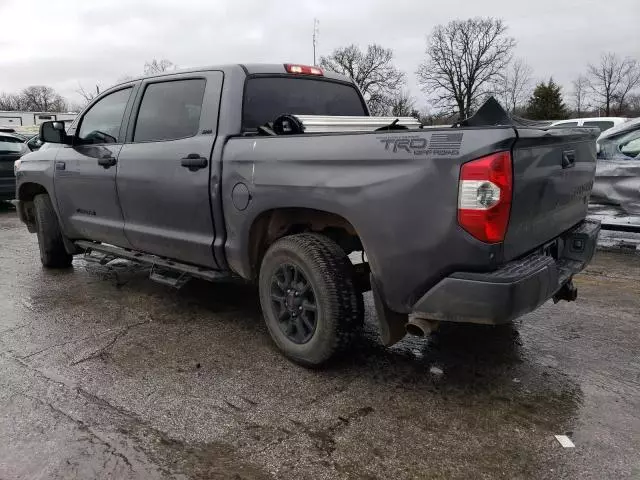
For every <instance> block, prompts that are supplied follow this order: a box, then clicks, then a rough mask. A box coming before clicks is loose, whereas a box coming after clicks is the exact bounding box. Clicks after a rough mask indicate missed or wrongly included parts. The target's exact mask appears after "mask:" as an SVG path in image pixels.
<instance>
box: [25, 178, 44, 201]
mask: <svg viewBox="0 0 640 480" xmlns="http://www.w3.org/2000/svg"><path fill="white" fill-rule="evenodd" d="M40 193H47V189H46V188H44V187H43V186H42V185H40V184H39V183H23V184H22V185H20V191H19V192H18V200H20V201H21V202H32V201H33V197H35V196H36V195H39V194H40Z"/></svg>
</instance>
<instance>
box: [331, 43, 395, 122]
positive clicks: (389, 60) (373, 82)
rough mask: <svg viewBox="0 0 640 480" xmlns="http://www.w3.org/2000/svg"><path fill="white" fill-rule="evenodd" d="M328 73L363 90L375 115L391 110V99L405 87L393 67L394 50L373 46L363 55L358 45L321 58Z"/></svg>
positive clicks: (339, 49) (335, 51) (337, 50)
mask: <svg viewBox="0 0 640 480" xmlns="http://www.w3.org/2000/svg"><path fill="white" fill-rule="evenodd" d="M320 65H321V66H322V67H323V68H326V69H327V70H332V71H334V72H337V73H340V74H342V75H346V76H348V77H351V78H352V79H353V81H354V82H355V83H356V84H357V85H358V87H360V90H361V91H362V94H363V95H364V97H365V100H367V103H368V105H369V110H371V113H372V114H373V115H382V114H385V113H387V112H388V111H389V110H390V109H391V98H392V97H394V96H395V95H396V94H397V90H398V89H400V87H402V85H403V84H404V81H405V75H404V73H403V72H401V71H400V70H399V69H398V68H396V67H395V65H393V50H391V49H388V48H383V47H381V46H380V45H376V44H372V45H369V46H368V47H367V51H366V52H363V51H362V50H360V48H359V47H358V46H357V45H349V46H347V47H343V48H338V49H336V50H334V51H333V53H332V54H331V55H329V56H327V57H321V58H320Z"/></svg>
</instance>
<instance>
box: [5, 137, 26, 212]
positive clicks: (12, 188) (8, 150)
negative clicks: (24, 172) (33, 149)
mask: <svg viewBox="0 0 640 480" xmlns="http://www.w3.org/2000/svg"><path fill="white" fill-rule="evenodd" d="M28 152H29V147H28V146H27V144H26V142H25V139H24V138H23V137H22V136H20V135H16V134H14V133H0V201H2V200H13V199H14V198H15V196H16V179H15V176H14V170H13V166H14V165H13V164H14V162H15V161H16V160H18V159H20V157H22V156H23V155H24V154H25V153H28Z"/></svg>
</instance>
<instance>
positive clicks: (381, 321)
mask: <svg viewBox="0 0 640 480" xmlns="http://www.w3.org/2000/svg"><path fill="white" fill-rule="evenodd" d="M369 278H370V281H371V292H372V293H373V302H374V304H375V307H376V313H377V316H378V326H379V327H380V339H381V340H382V344H383V345H384V346H385V347H390V346H391V345H393V344H395V343H398V342H399V341H400V340H402V338H403V337H404V336H405V334H406V333H407V332H406V330H405V325H406V324H407V321H408V320H409V315H407V314H406V313H405V314H403V313H397V312H394V311H392V310H389V307H387V305H386V304H385V303H384V301H383V300H382V296H381V295H380V293H379V291H378V286H377V285H376V282H375V279H374V278H373V275H370V277H369Z"/></svg>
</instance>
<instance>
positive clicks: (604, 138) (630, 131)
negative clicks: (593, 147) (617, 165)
mask: <svg viewBox="0 0 640 480" xmlns="http://www.w3.org/2000/svg"><path fill="white" fill-rule="evenodd" d="M597 152H598V158H599V159H603V160H637V161H638V160H640V118H635V119H633V120H629V121H628V122H625V123H623V124H621V125H618V126H617V127H614V128H611V129H609V130H607V131H606V132H603V133H602V134H600V136H599V137H598V141H597Z"/></svg>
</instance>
